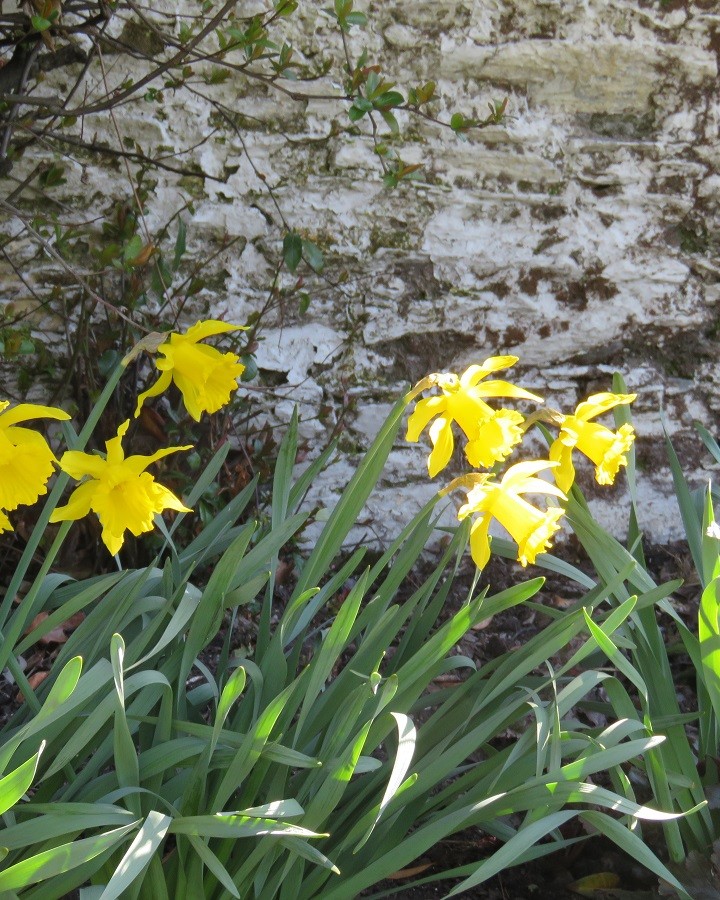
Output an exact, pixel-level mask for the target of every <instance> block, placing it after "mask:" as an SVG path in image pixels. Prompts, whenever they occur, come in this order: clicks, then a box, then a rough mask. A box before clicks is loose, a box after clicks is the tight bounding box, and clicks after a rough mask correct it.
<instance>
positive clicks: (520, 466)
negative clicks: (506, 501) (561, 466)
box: [501, 459, 557, 490]
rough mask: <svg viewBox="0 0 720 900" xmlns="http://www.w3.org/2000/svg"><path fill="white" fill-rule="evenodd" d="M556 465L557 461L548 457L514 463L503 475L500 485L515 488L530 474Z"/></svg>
mask: <svg viewBox="0 0 720 900" xmlns="http://www.w3.org/2000/svg"><path fill="white" fill-rule="evenodd" d="M556 465H557V463H555V462H552V461H551V460H548V459H530V460H526V461H525V462H519V463H515V465H514V466H510V468H509V469H508V470H507V471H506V472H505V474H504V475H503V478H502V481H501V485H502V487H503V488H504V489H505V490H507V489H513V490H517V489H518V487H521V486H522V483H523V482H524V481H526V480H527V479H528V478H530V476H531V475H537V473H538V472H542V471H543V470H544V469H552V468H554V467H555V466H556Z"/></svg>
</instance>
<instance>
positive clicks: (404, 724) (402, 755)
mask: <svg viewBox="0 0 720 900" xmlns="http://www.w3.org/2000/svg"><path fill="white" fill-rule="evenodd" d="M391 715H392V717H393V718H394V719H395V721H396V722H397V727H398V749H397V753H396V754H395V761H394V763H393V767H392V771H391V773H390V779H389V780H388V783H387V787H386V788H385V793H384V794H383V798H382V800H381V801H380V807H379V809H378V811H377V815H376V816H375V821H374V822H373V823H372V825H371V826H370V828H368V830H367V831H366V832H365V835H364V837H363V838H362V839H361V840H360V842H359V844H358V845H357V847H356V848H355V852H356V853H357V851H358V850H360V848H361V847H363V846H364V844H365V843H366V842H367V841H368V839H369V838H370V835H371V834H372V833H373V831H374V830H375V826H376V825H377V823H378V822H379V821H380V817H381V816H382V814H383V812H384V811H385V808H386V807H387V805H388V803H390V801H391V800H392V799H393V797H394V796H395V795H396V793H397V792H398V790H399V789H400V786H401V785H402V784H403V782H404V781H405V776H406V775H407V772H408V769H409V768H410V763H411V762H412V758H413V754H414V753H415V741H416V739H417V731H416V729H415V726H414V725H413V723H412V720H411V719H410V718H408V716H405V715H403V714H402V713H396V712H394V713H391Z"/></svg>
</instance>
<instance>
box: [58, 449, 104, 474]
mask: <svg viewBox="0 0 720 900" xmlns="http://www.w3.org/2000/svg"><path fill="white" fill-rule="evenodd" d="M106 466H107V463H106V462H105V460H104V459H103V458H102V456H96V455H95V454H92V453H83V452H82V451H80V450H66V451H65V453H63V455H62V457H61V458H60V468H61V469H62V470H63V472H66V473H67V474H68V475H69V476H70V477H71V478H74V479H75V480H76V481H79V480H80V479H81V478H85V476H86V475H89V476H90V477H91V478H99V477H100V476H101V474H102V472H103V471H104V469H105V467H106Z"/></svg>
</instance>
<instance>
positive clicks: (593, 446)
mask: <svg viewBox="0 0 720 900" xmlns="http://www.w3.org/2000/svg"><path fill="white" fill-rule="evenodd" d="M635 397H636V394H611V393H602V394H593V395H592V397H588V399H587V400H585V401H584V402H583V403H581V404H580V405H579V406H578V408H577V409H576V410H575V414H574V415H572V416H561V417H560V434H559V435H558V437H557V439H556V440H555V441H553V443H552V444H551V446H550V453H549V456H550V459H551V460H553V462H557V463H559V465H558V467H557V468H556V469H555V472H554V473H553V474H554V476H555V481H556V482H557V485H558V487H559V488H560V489H561V490H563V491H569V490H570V486H571V485H572V483H573V481H574V480H575V467H574V466H573V462H572V452H573V449H574V448H577V449H578V450H579V451H580V452H581V453H584V454H585V456H587V457H588V458H589V459H591V460H592V461H593V462H594V463H595V478H596V479H597V482H598V484H612V483H613V482H614V481H615V476H616V475H617V473H618V469H619V468H620V466H626V465H627V456H626V454H627V452H628V450H630V448H631V447H632V445H633V441H634V440H635V432H634V430H633V427H632V425H622V426H621V427H620V428H619V429H618V431H611V430H610V429H609V428H606V427H605V426H604V425H599V424H598V423H597V422H591V421H590V419H594V418H595V416H599V415H601V414H602V413H604V412H607V411H608V410H610V409H612V408H613V407H615V406H620V405H621V404H623V403H632V401H633V400H634V399H635Z"/></svg>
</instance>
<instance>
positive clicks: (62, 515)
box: [50, 481, 95, 522]
mask: <svg viewBox="0 0 720 900" xmlns="http://www.w3.org/2000/svg"><path fill="white" fill-rule="evenodd" d="M94 493H95V482H93V481H86V482H85V483H84V484H81V485H79V486H78V487H76V488H75V490H74V491H73V492H72V494H70V497H69V499H68V502H67V503H66V505H65V506H56V507H55V509H54V510H53V511H52V515H51V516H50V521H51V522H68V521H75V520H76V519H84V518H85V516H86V515H87V514H88V513H89V512H90V510H91V508H92V500H93V494H94Z"/></svg>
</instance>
